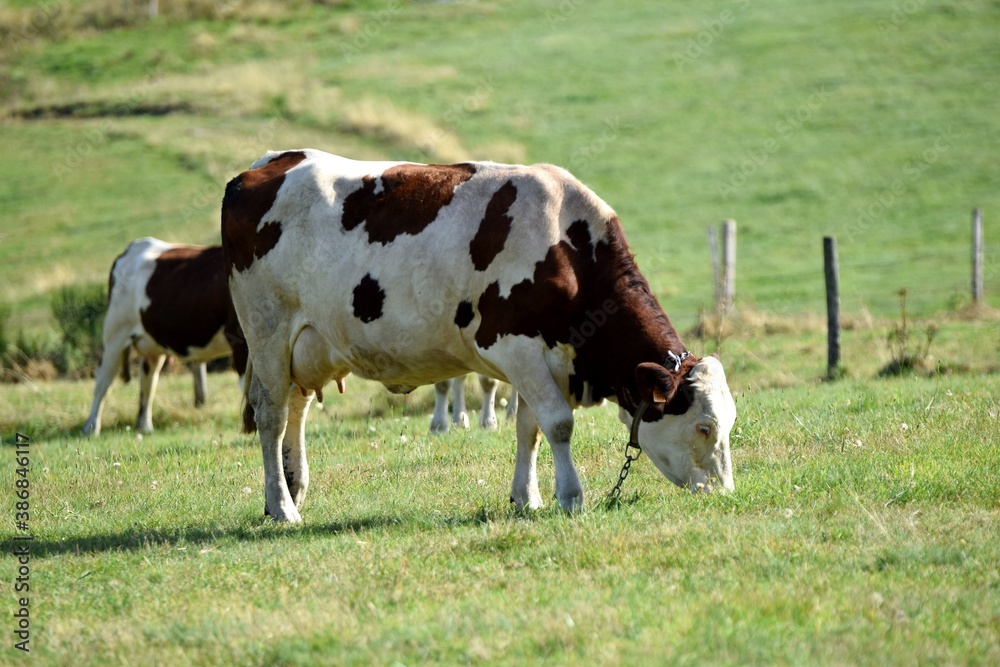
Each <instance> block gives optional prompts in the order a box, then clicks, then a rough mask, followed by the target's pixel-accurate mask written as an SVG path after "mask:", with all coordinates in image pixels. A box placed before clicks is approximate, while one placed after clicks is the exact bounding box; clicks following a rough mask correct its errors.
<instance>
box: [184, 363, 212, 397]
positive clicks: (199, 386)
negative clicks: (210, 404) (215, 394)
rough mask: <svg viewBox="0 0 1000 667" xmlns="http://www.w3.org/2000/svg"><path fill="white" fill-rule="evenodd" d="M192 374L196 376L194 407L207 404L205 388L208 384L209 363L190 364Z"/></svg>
mask: <svg viewBox="0 0 1000 667" xmlns="http://www.w3.org/2000/svg"><path fill="white" fill-rule="evenodd" d="M188 368H189V369H190V370H191V375H193V376H194V407H196V408H200V407H201V406H203V405H205V389H206V387H207V386H208V365H207V364H204V363H202V364H188Z"/></svg>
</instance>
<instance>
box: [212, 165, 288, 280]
mask: <svg viewBox="0 0 1000 667" xmlns="http://www.w3.org/2000/svg"><path fill="white" fill-rule="evenodd" d="M305 159H306V154H305V153H303V152H301V151H292V152H288V153H282V154H281V155H279V156H278V157H276V158H274V159H273V160H271V161H270V162H268V163H267V164H265V165H264V166H262V167H258V168H257V169H251V170H249V171H245V172H243V173H242V174H240V175H239V176H237V177H236V178H234V179H233V180H231V181H229V184H228V185H227V186H226V195H225V198H224V199H223V200H222V247H223V250H224V254H225V266H226V275H227V276H230V275H232V272H233V269H236V270H237V271H240V272H242V271H246V270H247V269H249V268H250V265H252V264H253V262H254V260H255V259H260V258H261V257H263V256H264V255H266V254H267V253H268V252H269V251H270V250H271V249H272V248H273V247H274V246H275V245H277V244H278V240H279V239H280V238H281V223H280V222H278V221H272V222H268V223H267V224H266V225H264V226H263V228H261V230H260V231H258V230H257V227H258V225H260V221H261V219H262V218H263V217H264V215H265V214H266V213H267V212H268V211H270V210H271V207H273V206H274V200H275V198H277V196H278V190H280V189H281V186H282V184H283V183H284V182H285V174H286V173H287V172H288V170H289V169H291V168H292V167H294V166H296V165H297V164H299V163H300V162H302V161H303V160H305Z"/></svg>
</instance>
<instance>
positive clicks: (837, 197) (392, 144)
mask: <svg viewBox="0 0 1000 667" xmlns="http://www.w3.org/2000/svg"><path fill="white" fill-rule="evenodd" d="M21 4H22V5H24V6H29V5H31V4H32V3H21ZM35 4H38V5H43V4H44V3H35ZM87 4H88V3H84V6H86V5H87ZM110 4H112V5H114V6H115V7H117V6H118V5H117V4H115V3H110ZM246 4H247V7H242V6H240V5H236V6H234V7H235V8H234V9H232V10H228V9H227V10H225V11H223V10H222V9H217V10H215V11H213V12H206V13H207V14H208V15H214V16H215V18H209V19H181V18H177V17H175V18H170V17H169V16H167V17H163V18H161V19H160V20H158V21H154V22H146V21H136V22H135V24H134V25H130V26H126V27H120V28H113V29H96V28H93V27H88V26H90V25H91V24H93V23H95V21H94V20H93V19H90V20H89V24H88V23H84V24H83V25H82V26H80V25H74V24H73V23H72V21H71V20H70V19H69V18H66V17H63V18H62V19H60V20H61V21H62V22H63V23H67V24H69V27H64V28H62V29H63V30H64V32H65V34H62V33H60V37H62V38H61V39H59V40H57V41H52V40H49V39H44V38H42V39H31V40H23V39H22V40H16V39H15V40H11V41H10V42H9V44H8V47H7V50H6V52H5V54H4V56H3V57H4V59H5V60H6V62H7V68H8V73H7V75H6V77H5V80H4V81H3V84H4V85H3V86H2V90H3V92H4V99H3V100H2V113H3V115H4V116H6V120H5V121H4V122H3V124H2V125H0V140H2V141H3V144H4V145H5V146H7V147H8V149H7V150H8V155H15V156H18V158H19V159H13V160H12V159H8V160H5V161H3V164H2V166H0V170H2V173H0V183H2V184H3V185H0V188H2V189H0V202H2V204H3V207H4V215H3V217H2V220H0V234H2V239H3V243H2V245H0V272H2V277H3V280H2V281H0V282H2V284H3V288H2V294H0V296H2V298H3V299H4V300H6V301H7V302H9V303H13V305H14V307H15V309H16V311H17V313H18V318H17V321H18V322H21V323H25V324H26V325H28V326H41V325H42V324H43V323H44V321H45V318H46V313H45V309H44V306H45V302H46V298H47V297H46V294H47V292H48V291H49V290H51V289H52V288H53V287H55V286H58V285H61V284H65V283H69V282H74V281H80V280H85V281H94V280H103V277H104V274H105V273H106V271H107V267H108V264H109V263H110V261H111V259H112V258H113V257H114V256H115V255H116V253H117V252H118V251H119V249H120V248H121V247H122V246H123V245H124V244H125V243H126V242H127V241H128V240H130V239H131V238H135V237H137V236H142V235H147V234H153V235H159V236H163V237H167V238H170V239H174V240H180V241H191V242H212V241H213V240H215V238H216V236H217V229H216V228H217V209H218V202H219V199H220V196H221V192H222V187H223V185H224V183H225V182H226V181H227V180H228V179H229V178H230V177H232V176H233V175H234V174H235V173H238V171H240V170H241V169H242V168H243V167H244V166H245V165H247V164H248V163H249V162H251V161H252V160H253V159H255V158H256V157H257V156H258V155H259V154H260V153H262V152H263V151H264V150H266V149H269V148H275V147H293V146H301V145H310V146H317V147H322V148H325V149H327V150H331V151H337V152H342V153H346V154H349V155H352V156H357V157H372V158H375V157H394V158H407V159H420V160H429V161H450V160H459V159H465V158H468V157H475V158H492V159H497V160H506V161H547V162H554V163H558V164H561V165H564V166H567V167H569V168H570V169H571V170H573V171H574V172H575V173H577V174H578V175H579V176H580V177H581V178H583V179H584V181H586V182H587V183H589V184H590V185H591V186H592V187H593V188H594V189H595V190H596V191H597V192H598V193H599V194H600V195H601V196H602V197H604V198H605V199H606V200H608V201H609V202H610V203H611V204H612V205H613V206H615V207H616V208H617V209H618V210H619V212H620V214H621V217H622V219H623V221H624V224H625V226H626V231H627V233H628V234H629V238H630V240H631V241H632V243H633V245H634V246H635V250H636V253H637V255H638V258H639V261H640V265H641V266H642V267H643V268H644V269H645V271H646V273H647V274H648V275H649V277H650V279H651V281H652V283H653V284H654V287H655V289H656V290H657V292H658V294H660V295H661V298H663V299H664V300H665V301H666V302H667V305H668V310H669V311H670V312H671V313H675V318H677V319H679V320H681V321H682V322H687V323H690V322H691V321H692V320H693V318H694V315H695V313H696V312H697V310H698V308H699V307H702V306H708V305H710V302H711V294H712V289H711V279H710V265H709V261H708V252H707V246H706V242H705V228H706V226H708V225H711V224H716V223H718V222H719V221H720V220H722V219H724V218H735V219H736V220H737V221H738V222H739V223H740V238H739V260H740V264H739V269H738V288H739V293H740V298H741V300H742V303H743V304H744V305H752V306H755V307H757V308H759V309H761V310H765V311H768V312H775V311H777V312H782V313H796V312H802V311H821V310H822V308H823V300H822V298H823V297H822V267H821V236H822V235H824V234H834V235H836V236H837V237H838V240H839V244H840V252H841V265H842V273H843V277H842V282H843V290H844V294H845V307H846V308H848V309H849V310H851V311H853V312H860V311H862V310H863V309H868V310H869V311H871V312H872V313H874V314H876V315H886V314H891V313H893V312H894V311H895V303H896V298H895V291H896V290H897V289H898V288H900V287H904V286H905V287H908V288H909V290H910V293H911V307H912V309H913V311H914V312H917V313H922V314H930V313H936V312H940V311H942V310H946V309H951V308H954V307H957V306H961V305H963V304H964V303H966V302H967V301H968V296H967V295H968V288H967V283H968V275H969V265H968V264H969V261H968V256H969V251H968V247H969V217H970V216H969V214H970V211H971V209H972V208H973V207H975V206H978V207H982V208H983V209H985V211H986V220H987V229H988V230H989V229H990V225H991V221H992V220H994V217H993V216H994V215H995V212H996V211H998V210H1000V207H998V206H997V203H998V201H997V200H998V197H1000V195H998V194H997V192H998V191H997V188H996V178H995V173H994V172H995V166H996V163H995V159H994V157H995V154H996V149H997V148H998V146H997V134H996V122H995V118H996V117H997V115H998V112H1000V107H998V105H1000V103H998V101H997V98H996V96H995V94H994V92H995V90H996V84H997V82H998V71H997V70H998V67H997V63H998V62H1000V43H998V42H997V40H996V39H995V35H996V31H997V28H998V25H1000V8H998V6H997V5H996V3H994V2H985V1H982V2H971V1H970V2H962V3H953V2H948V3H944V2H930V1H928V2H921V3H916V4H915V5H914V7H913V8H912V9H913V11H909V12H907V11H904V10H902V9H900V8H898V7H894V6H893V5H891V4H889V3H869V2H848V3H846V4H845V3H839V4H836V5H830V4H829V3H820V2H810V3H791V2H774V3H766V4H758V3H750V2H745V1H735V2H709V3H699V4H698V5H696V6H695V5H690V4H687V3H674V2H669V3H663V2H645V3H643V2H639V3H629V7H628V9H627V10H624V9H622V8H621V7H618V6H615V5H609V4H607V3H556V2H551V3H532V4H526V3H513V2H493V3H475V2H471V3H458V4H453V3H440V4H438V3H402V2H393V3H385V4H382V3H377V2H375V3H363V2H362V3H350V2H348V3H332V4H331V5H327V4H317V5H313V4H311V3H307V2H299V3H293V5H292V8H291V9H287V10H281V11H279V9H280V8H276V6H275V5H271V4H268V3H246ZM250 4H257V8H256V9H250V8H249V5H250ZM911 4H913V3H911ZM196 5H197V3H192V6H196ZM226 6H227V7H228V6H229V5H226ZM241 7H242V8H241ZM907 7H909V5H907ZM25 11H27V10H25ZM36 11H41V10H36ZM109 11H110V10H109ZM119 11H120V10H119ZM29 16H30V15H29ZM77 20H78V22H83V21H84V18H80V17H77ZM53 22H54V20H53ZM60 25H62V24H60ZM987 238H988V239H989V238H991V236H990V235H989V234H987ZM998 266H1000V262H998V261H997V260H996V255H995V253H992V252H991V253H990V262H989V268H988V271H987V293H988V294H989V295H990V299H991V300H992V301H993V303H996V301H995V294H996V293H997V291H998V290H1000V269H998V268H997V267H998Z"/></svg>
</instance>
